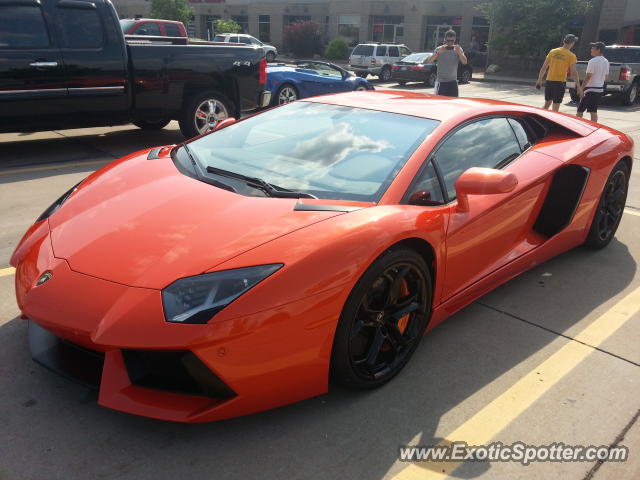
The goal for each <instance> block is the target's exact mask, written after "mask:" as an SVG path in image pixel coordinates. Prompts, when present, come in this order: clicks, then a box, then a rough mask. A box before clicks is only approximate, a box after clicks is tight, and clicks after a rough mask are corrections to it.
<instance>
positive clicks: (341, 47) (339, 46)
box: [324, 37, 349, 60]
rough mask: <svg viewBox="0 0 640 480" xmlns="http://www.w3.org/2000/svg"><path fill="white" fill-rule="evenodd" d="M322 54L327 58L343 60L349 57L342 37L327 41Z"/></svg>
mask: <svg viewBox="0 0 640 480" xmlns="http://www.w3.org/2000/svg"><path fill="white" fill-rule="evenodd" d="M324 56H325V57H326V58H328V59H329V60H343V59H345V58H349V47H347V42H345V41H344V38H341V37H338V38H334V39H333V40H331V41H330V42H329V45H327V48H325V50H324Z"/></svg>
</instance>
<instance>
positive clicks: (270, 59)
mask: <svg viewBox="0 0 640 480" xmlns="http://www.w3.org/2000/svg"><path fill="white" fill-rule="evenodd" d="M266 58H267V62H268V63H272V62H274V61H275V60H276V54H275V53H273V52H267V55H266Z"/></svg>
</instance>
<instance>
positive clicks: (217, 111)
mask: <svg viewBox="0 0 640 480" xmlns="http://www.w3.org/2000/svg"><path fill="white" fill-rule="evenodd" d="M231 111H232V109H231V103H230V102H229V101H228V100H227V99H226V98H225V97H224V96H222V95H221V94H220V93H218V92H215V91H209V92H203V93H200V94H198V95H196V96H194V97H193V98H192V99H191V100H190V101H189V102H188V104H187V108H185V109H184V111H183V112H182V115H181V117H180V120H179V122H180V131H181V132H182V134H183V135H184V136H185V137H186V138H191V137H195V136H197V135H202V134H203V133H207V132H208V131H209V130H211V129H212V128H214V127H215V126H216V125H217V124H218V122H220V121H222V120H224V119H225V118H229V116H230V112H231Z"/></svg>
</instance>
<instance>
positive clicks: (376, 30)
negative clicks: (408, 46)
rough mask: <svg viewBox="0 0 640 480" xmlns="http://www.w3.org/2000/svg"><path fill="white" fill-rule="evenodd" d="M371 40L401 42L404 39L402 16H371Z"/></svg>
mask: <svg viewBox="0 0 640 480" xmlns="http://www.w3.org/2000/svg"><path fill="white" fill-rule="evenodd" d="M371 22H372V28H371V30H372V32H373V41H374V42H382V43H402V42H403V41H404V17H401V16H384V17H377V16H376V17H371Z"/></svg>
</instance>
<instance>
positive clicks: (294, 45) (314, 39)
mask: <svg viewBox="0 0 640 480" xmlns="http://www.w3.org/2000/svg"><path fill="white" fill-rule="evenodd" d="M284 43H285V46H286V48H287V49H289V50H291V51H292V52H293V53H294V54H295V55H296V56H298V57H308V56H311V55H313V54H314V53H318V52H320V51H322V34H321V33H320V24H318V23H316V22H295V23H292V24H291V25H287V26H286V27H285V28H284Z"/></svg>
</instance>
